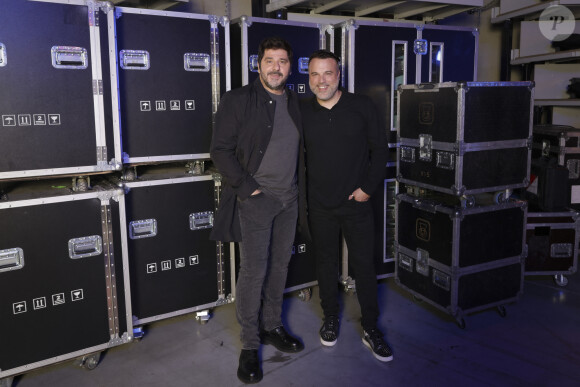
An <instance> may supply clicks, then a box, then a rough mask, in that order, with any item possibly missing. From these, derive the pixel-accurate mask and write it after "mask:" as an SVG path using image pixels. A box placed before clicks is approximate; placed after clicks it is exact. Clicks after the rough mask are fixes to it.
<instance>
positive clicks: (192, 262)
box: [189, 255, 199, 265]
mask: <svg viewBox="0 0 580 387" xmlns="http://www.w3.org/2000/svg"><path fill="white" fill-rule="evenodd" d="M198 263H199V257H198V256H197V255H192V256H191V257H189V264H190V265H197V264H198Z"/></svg>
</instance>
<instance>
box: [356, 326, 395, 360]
mask: <svg viewBox="0 0 580 387" xmlns="http://www.w3.org/2000/svg"><path fill="white" fill-rule="evenodd" d="M362 342H363V344H364V345H365V346H367V348H368V349H370V350H371V351H372V353H373V356H374V357H375V358H376V359H377V360H380V361H382V362H389V361H391V360H393V352H392V351H391V348H389V346H388V345H387V343H385V340H384V339H383V334H382V333H381V331H379V330H378V329H376V328H373V329H369V330H364V331H363V340H362Z"/></svg>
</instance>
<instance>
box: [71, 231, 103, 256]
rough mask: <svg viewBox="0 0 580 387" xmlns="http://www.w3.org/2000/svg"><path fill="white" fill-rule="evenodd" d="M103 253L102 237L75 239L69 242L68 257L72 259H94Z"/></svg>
mask: <svg viewBox="0 0 580 387" xmlns="http://www.w3.org/2000/svg"><path fill="white" fill-rule="evenodd" d="M102 252H103V239H102V238H101V236H100V235H91V236H87V237H81V238H73V239H70V240H69V241H68V255H69V257H70V258H71V259H79V258H87V257H93V256H95V255H100V254H101V253H102Z"/></svg>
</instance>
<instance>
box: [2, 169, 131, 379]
mask: <svg viewBox="0 0 580 387" xmlns="http://www.w3.org/2000/svg"><path fill="white" fill-rule="evenodd" d="M68 185H70V181H69V180H68V179H65V180H41V181H38V182H15V183H12V184H11V185H10V187H7V188H6V189H5V191H4V195H3V197H2V200H1V201H0V228H1V229H2V239H1V241H0V293H1V294H2V297H1V300H0V342H1V343H2V351H0V381H3V380H4V381H6V380H10V378H11V377H12V376H14V375H17V374H20V373H23V372H26V371H30V370H32V369H35V368H38V367H41V366H45V365H49V364H53V363H57V362H61V361H65V360H69V359H75V358H78V359H79V365H82V366H84V367H85V368H88V369H93V368H94V367H96V366H97V364H98V362H99V359H100V353H101V352H102V351H104V350H106V349H107V348H110V347H113V346H117V345H121V344H125V343H127V342H129V341H130V340H131V339H132V335H133V331H132V320H131V303H130V294H129V293H130V289H129V286H128V285H129V273H128V271H127V260H126V258H127V255H126V252H125V251H123V250H124V249H126V234H125V229H124V227H123V225H122V222H121V219H123V217H124V196H123V192H122V191H121V190H119V189H115V188H114V187H109V185H103V186H100V185H93V187H92V188H91V189H87V190H86V191H76V192H75V191H73V190H71V189H69V188H67V186H68Z"/></svg>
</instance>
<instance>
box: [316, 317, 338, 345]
mask: <svg viewBox="0 0 580 387" xmlns="http://www.w3.org/2000/svg"><path fill="white" fill-rule="evenodd" d="M337 339H338V317H336V316H328V317H325V318H324V323H323V324H322V328H320V342H321V343H322V345H325V346H327V347H332V346H334V345H335V344H336V340H337Z"/></svg>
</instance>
